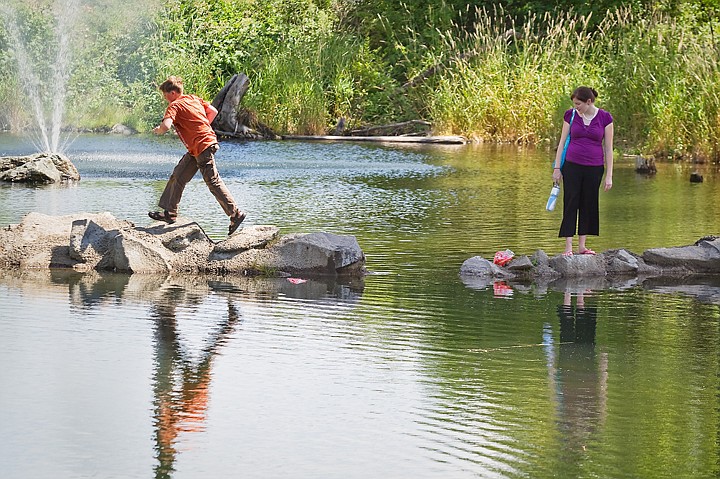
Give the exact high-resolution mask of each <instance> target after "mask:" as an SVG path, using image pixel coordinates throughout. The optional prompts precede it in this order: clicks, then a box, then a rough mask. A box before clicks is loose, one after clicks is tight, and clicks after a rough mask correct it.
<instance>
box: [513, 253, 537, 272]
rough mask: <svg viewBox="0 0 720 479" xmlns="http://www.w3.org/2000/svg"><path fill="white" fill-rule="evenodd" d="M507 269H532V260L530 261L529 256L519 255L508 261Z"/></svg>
mask: <svg viewBox="0 0 720 479" xmlns="http://www.w3.org/2000/svg"><path fill="white" fill-rule="evenodd" d="M507 269H508V270H509V271H513V272H515V271H530V270H531V269H533V264H532V261H530V258H528V257H527V256H519V257H517V258H515V259H513V260H512V261H510V264H508V265H507Z"/></svg>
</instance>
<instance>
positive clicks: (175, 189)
mask: <svg viewBox="0 0 720 479" xmlns="http://www.w3.org/2000/svg"><path fill="white" fill-rule="evenodd" d="M219 148H220V147H219V146H218V145H217V144H216V145H212V146H209V147H207V148H205V150H203V152H202V153H200V154H199V155H198V156H197V157H195V156H192V155H191V154H190V153H185V155H183V157H182V158H180V161H179V162H178V164H177V165H176V166H175V169H174V170H173V172H172V174H171V175H170V179H169V180H168V182H167V185H165V191H163V194H162V196H160V201H159V202H158V205H159V206H160V208H162V209H164V210H167V212H168V213H169V214H170V216H173V217H175V216H177V213H178V205H179V204H180V198H181V197H182V194H183V191H184V190H185V185H187V184H188V183H189V182H190V180H192V178H193V176H195V173H197V171H198V170H200V173H201V174H202V177H203V180H205V184H206V185H207V186H208V188H209V189H210V193H212V194H213V196H215V198H216V199H217V201H218V203H220V206H222V209H223V211H225V214H226V215H228V216H233V215H235V214H236V213H237V212H238V211H239V209H238V207H237V204H236V203H235V200H234V199H233V197H232V194H230V190H228V189H227V187H226V186H225V182H224V181H223V180H222V178H220V174H219V173H218V170H217V167H216V166H215V153H216V152H217V151H218V149H219Z"/></svg>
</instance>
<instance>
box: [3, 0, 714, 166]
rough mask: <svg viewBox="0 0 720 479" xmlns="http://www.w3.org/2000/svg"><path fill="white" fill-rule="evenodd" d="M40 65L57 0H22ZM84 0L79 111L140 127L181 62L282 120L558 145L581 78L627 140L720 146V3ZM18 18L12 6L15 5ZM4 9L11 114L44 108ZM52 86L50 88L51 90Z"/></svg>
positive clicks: (6, 103) (703, 151) (41, 69)
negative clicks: (26, 84) (236, 88)
mask: <svg viewBox="0 0 720 479" xmlns="http://www.w3.org/2000/svg"><path fill="white" fill-rule="evenodd" d="M10 5H11V7H12V12H14V13H13V15H15V16H16V17H17V20H18V22H17V23H18V25H19V31H20V34H21V36H22V39H23V41H24V43H25V44H26V46H27V51H28V56H29V58H30V60H31V62H32V63H33V64H34V66H35V68H36V70H37V75H38V77H40V78H50V77H52V62H49V61H48V59H52V58H53V54H52V52H53V49H54V48H56V46H57V39H56V37H55V35H54V28H55V27H56V24H57V19H56V18H55V16H54V10H53V8H54V7H53V5H54V0H35V1H33V2H21V1H19V0H11V1H10ZM475 5H484V4H479V2H475V3H468V2H461V1H459V0H441V1H437V0H415V1H413V2H406V3H403V2H391V1H388V0H354V1H351V2H348V1H343V0H168V2H165V3H164V4H163V5H162V8H156V7H153V6H151V5H148V4H147V3H146V2H141V1H140V0H127V1H126V2H124V6H123V7H119V6H118V5H117V2H113V1H111V0H85V1H84V2H83V8H82V9H81V14H79V15H78V16H77V18H76V22H77V24H76V29H75V31H74V32H73V37H72V40H73V44H74V46H75V50H74V51H73V57H72V60H73V67H72V69H71V72H72V75H71V78H70V84H69V98H68V105H67V115H66V119H67V120H66V121H67V123H68V124H71V125H75V126H81V127H103V126H110V125H112V124H113V123H116V122H122V123H126V124H129V125H131V126H133V127H135V128H137V129H139V130H141V131H142V130H147V129H149V128H150V127H151V126H152V125H154V124H155V123H156V122H157V121H158V119H159V117H160V116H161V115H162V111H163V109H164V107H165V104H164V101H163V100H162V97H161V96H160V94H159V93H158V92H157V87H156V85H157V84H158V83H159V82H161V81H162V80H164V79H165V78H166V77H167V76H169V75H179V76H181V77H183V78H184V80H185V85H186V89H187V90H188V92H190V93H194V94H197V95H199V96H202V97H204V98H206V99H208V100H210V99H212V98H213V97H214V95H215V94H216V93H217V92H218V91H219V90H220V89H221V88H222V86H223V85H224V84H225V82H226V81H227V80H228V79H229V78H230V77H231V76H232V75H233V74H235V73H239V72H244V73H246V74H247V75H248V76H249V78H250V80H251V87H250V89H249V90H248V92H247V94H246V96H245V98H244V99H243V106H244V107H246V108H249V109H251V110H254V113H255V114H256V115H257V117H258V118H259V120H260V121H261V122H263V123H265V124H267V125H269V126H271V127H272V128H273V129H274V130H275V131H276V132H278V133H304V134H325V133H327V132H328V131H329V130H331V129H332V127H333V126H334V125H335V123H336V122H337V121H338V119H339V118H344V119H345V121H346V125H347V126H348V127H350V128H354V127H360V126H368V125H373V124H381V123H390V122H395V121H402V120H410V119H424V120H428V121H430V122H432V123H433V128H434V131H435V133H438V134H442V133H452V134H462V135H466V136H469V137H474V138H478V139H482V140H490V141H498V142H519V143H535V144H543V143H544V144H547V145H551V146H552V145H554V142H555V141H556V139H557V136H558V135H559V131H560V126H561V124H562V112H563V111H564V110H565V109H567V108H569V106H570V101H569V98H568V95H569V93H570V91H572V89H574V88H575V87H576V86H578V85H580V84H585V85H588V86H592V87H594V88H596V89H597V90H598V91H599V92H600V97H599V100H598V105H599V106H601V107H604V108H606V109H607V110H609V111H611V113H612V114H613V115H614V117H615V119H616V125H617V126H616V132H617V133H616V138H617V140H618V144H619V145H620V146H622V147H624V148H631V147H633V148H637V149H641V150H643V151H645V152H654V153H658V154H662V155H669V156H675V157H677V156H685V155H689V156H697V157H704V158H711V159H718V157H719V155H720V105H719V102H720V100H718V98H720V94H719V93H720V92H719V91H718V89H720V86H718V85H720V82H719V81H718V80H720V78H719V76H720V73H719V69H718V63H717V58H718V44H717V40H716V35H717V33H716V31H717V30H718V27H719V26H720V25H719V24H718V20H717V18H718V13H719V12H720V0H688V1H686V0H661V1H659V2H658V1H650V0H632V1H631V2H622V6H621V5H620V2H617V1H613V0H599V1H597V2H591V3H586V2H575V1H556V2H549V3H548V2H542V1H539V0H537V1H535V0H523V1H515V0H506V1H500V2H498V3H496V4H488V5H487V6H485V7H482V8H478V7H476V6H475ZM0 11H1V12H2V14H3V17H4V18H5V17H7V16H8V14H7V12H8V9H7V8H3V9H0ZM7 25H8V24H7V22H5V23H3V26H2V28H0V47H2V48H0V67H1V68H0V104H2V105H3V108H2V109H0V126H2V127H4V128H15V129H19V128H22V127H23V125H27V124H28V123H29V122H30V120H31V118H30V117H31V116H32V115H31V114H30V112H29V109H28V108H27V107H26V106H24V105H27V103H28V101H27V98H26V97H25V91H24V90H23V89H22V86H23V85H22V82H20V81H18V79H17V75H16V74H15V71H16V67H17V65H16V59H15V58H14V57H13V55H11V53H12V51H11V49H10V48H9V47H10V46H11V43H12V42H10V38H9V35H8V30H7ZM42 88H43V90H42V91H41V96H43V98H45V97H46V96H49V93H48V87H47V86H43V87H42Z"/></svg>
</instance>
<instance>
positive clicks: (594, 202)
mask: <svg viewBox="0 0 720 479" xmlns="http://www.w3.org/2000/svg"><path fill="white" fill-rule="evenodd" d="M570 98H571V99H572V102H573V105H574V107H575V111H576V115H575V118H574V119H573V121H572V126H571V125H570V120H571V118H572V109H570V110H568V111H566V112H565V121H564V122H563V128H562V134H561V135H560V144H559V145H558V149H557V153H556V154H555V164H554V165H553V167H554V169H553V181H554V182H555V183H560V180H561V179H562V181H563V186H564V188H563V190H564V193H563V219H562V223H561V224H560V234H559V235H558V236H559V237H560V238H565V252H564V253H563V255H565V256H571V255H572V254H573V252H572V251H573V249H572V240H573V236H575V233H576V231H577V234H578V235H579V236H578V253H580V254H595V252H594V251H593V250H591V249H589V248H588V247H587V246H586V245H585V241H586V239H587V235H594V236H597V235H599V234H600V209H599V207H598V190H599V189H600V183H601V181H602V176H603V172H604V171H605V167H607V171H606V172H605V191H608V190H609V189H610V188H612V176H613V134H614V130H613V118H612V115H610V113H608V112H607V111H605V110H601V109H600V108H598V107H596V106H595V98H597V92H596V91H595V90H593V89H592V88H588V87H585V86H581V87H578V88H577V89H575V91H574V92H573V93H572V95H570ZM568 134H570V144H569V145H568V149H567V153H566V156H565V163H564V165H563V166H562V169H561V165H560V162H561V161H560V158H561V156H562V151H563V147H564V146H565V139H566V138H567V136H568Z"/></svg>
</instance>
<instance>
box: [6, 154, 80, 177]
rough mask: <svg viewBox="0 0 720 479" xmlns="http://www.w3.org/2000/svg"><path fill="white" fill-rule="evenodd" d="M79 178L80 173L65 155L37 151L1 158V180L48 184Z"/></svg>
mask: <svg viewBox="0 0 720 479" xmlns="http://www.w3.org/2000/svg"><path fill="white" fill-rule="evenodd" d="M78 180H80V173H79V172H78V170H77V168H76V167H75V165H73V164H72V162H71V161H70V160H69V159H68V158H67V157H65V156H64V155H60V154H55V153H37V154H34V155H30V156H8V157H2V158H0V181H7V182H12V183H30V184H48V183H60V182H63V181H78Z"/></svg>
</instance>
